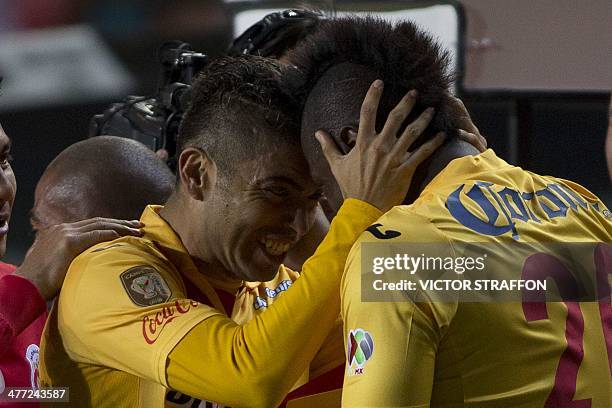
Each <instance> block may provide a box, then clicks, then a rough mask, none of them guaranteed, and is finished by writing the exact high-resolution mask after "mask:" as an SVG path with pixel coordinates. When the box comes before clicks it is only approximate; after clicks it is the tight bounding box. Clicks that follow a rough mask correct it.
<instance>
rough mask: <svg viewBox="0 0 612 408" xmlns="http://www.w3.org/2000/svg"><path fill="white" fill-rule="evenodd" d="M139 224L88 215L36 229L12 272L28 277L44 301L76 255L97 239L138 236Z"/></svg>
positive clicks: (62, 280)
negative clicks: (22, 258)
mask: <svg viewBox="0 0 612 408" xmlns="http://www.w3.org/2000/svg"><path fill="white" fill-rule="evenodd" d="M141 227H143V225H142V223H141V222H140V221H138V220H133V221H125V220H115V219H112V218H91V219H87V220H83V221H78V222H74V223H67V224H58V225H52V226H50V227H47V228H44V229H40V230H38V231H37V233H36V239H35V240H34V244H32V246H31V247H30V249H29V250H28V252H27V254H26V256H25V259H24V260H23V263H22V264H21V266H20V267H19V268H17V270H16V271H15V274H16V275H18V276H22V277H24V278H26V279H29V280H30V281H31V282H32V283H33V284H34V285H35V286H36V287H37V288H38V290H39V291H40V293H41V295H42V296H43V297H44V298H45V299H46V300H50V299H53V297H55V295H56V294H57V292H58V291H59V289H60V288H61V286H62V283H63V282H64V277H65V275H66V272H67V270H68V267H69V266H70V263H71V262H72V260H73V259H74V258H76V256H77V255H79V254H80V253H81V252H83V251H84V250H86V249H87V248H89V247H91V246H93V245H96V244H99V243H100V242H104V241H110V240H113V239H116V238H119V237H121V236H125V235H132V236H142V231H141V230H140V229H139V228H141Z"/></svg>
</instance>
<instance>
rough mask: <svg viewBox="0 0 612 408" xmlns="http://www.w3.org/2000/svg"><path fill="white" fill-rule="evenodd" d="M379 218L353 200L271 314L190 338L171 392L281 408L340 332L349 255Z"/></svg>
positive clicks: (172, 371) (174, 362)
mask: <svg viewBox="0 0 612 408" xmlns="http://www.w3.org/2000/svg"><path fill="white" fill-rule="evenodd" d="M380 214H381V213H380V211H379V210H377V209H376V208H374V207H372V206H370V205H369V204H366V203H364V202H361V201H358V200H352V199H348V200H346V201H345V203H344V204H343V206H342V208H341V209H340V211H339V212H338V215H337V216H336V218H335V219H334V220H333V222H332V224H331V228H330V230H329V233H328V234H327V236H326V237H325V239H324V240H323V242H322V243H321V245H320V246H319V247H318V249H317V251H316V252H315V254H314V255H313V256H312V257H311V258H310V259H308V260H307V261H306V262H305V263H304V266H303V269H302V273H301V276H300V278H299V279H297V280H296V281H295V283H294V284H293V285H292V287H291V290H288V291H287V293H285V294H284V295H283V296H281V297H280V298H279V299H278V300H276V301H275V302H274V303H273V304H272V305H271V306H270V307H268V309H267V311H266V312H265V313H262V314H259V315H257V316H256V317H255V318H254V319H253V320H251V321H250V322H248V323H246V324H244V325H242V326H239V325H237V324H236V323H234V322H232V321H231V320H229V319H227V318H224V317H221V316H214V317H211V318H210V319H207V320H205V321H204V322H202V323H200V324H199V325H197V326H196V327H195V328H194V329H193V330H191V331H190V332H189V334H187V335H186V336H185V337H184V338H183V340H182V341H181V342H180V343H179V344H178V345H177V346H176V348H175V349H174V350H173V351H172V352H171V353H170V356H169V358H168V368H167V380H168V385H169V386H170V388H172V389H175V390H177V391H180V392H182V393H185V394H188V395H191V396H193V397H197V398H200V399H206V400H212V401H215V402H217V403H220V404H224V405H230V406H232V407H234V406H235V407H241V406H249V407H270V406H276V405H278V404H279V403H280V402H281V401H282V399H283V398H284V396H285V395H286V394H287V393H288V392H289V391H290V389H291V387H292V386H293V385H294V384H295V382H296V380H297V379H298V377H299V376H300V374H302V372H304V370H306V368H307V367H308V364H309V363H310V361H311V360H312V359H313V357H314V356H315V354H316V352H317V350H319V349H320V347H321V344H322V343H323V341H324V339H325V337H326V336H327V335H328V333H329V332H330V330H331V328H332V327H333V325H334V322H335V321H336V319H337V317H338V315H339V312H340V299H339V287H340V278H341V275H342V272H343V269H344V264H345V262H346V257H347V255H348V252H349V250H350V248H351V246H352V244H353V243H354V242H355V240H356V239H357V237H358V236H359V234H360V233H361V232H362V231H363V230H365V228H367V227H368V225H369V224H371V223H372V222H373V221H374V220H375V219H376V218H378V217H379V216H380Z"/></svg>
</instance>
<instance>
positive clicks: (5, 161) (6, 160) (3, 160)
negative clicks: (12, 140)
mask: <svg viewBox="0 0 612 408" xmlns="http://www.w3.org/2000/svg"><path fill="white" fill-rule="evenodd" d="M12 161H13V156H11V155H10V153H5V154H4V155H3V156H2V157H0V167H2V169H4V170H6V169H8V167H9V166H10V165H11V162H12Z"/></svg>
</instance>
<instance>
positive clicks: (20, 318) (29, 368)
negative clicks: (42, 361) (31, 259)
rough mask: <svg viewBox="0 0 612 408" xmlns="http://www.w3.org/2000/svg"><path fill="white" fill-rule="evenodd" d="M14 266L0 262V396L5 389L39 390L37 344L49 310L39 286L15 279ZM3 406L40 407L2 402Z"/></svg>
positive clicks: (0, 403)
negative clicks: (26, 388) (31, 388)
mask: <svg viewBox="0 0 612 408" xmlns="http://www.w3.org/2000/svg"><path fill="white" fill-rule="evenodd" d="M14 270H15V266H13V265H9V264H5V263H2V262H0V393H2V392H3V391H4V388H5V387H28V388H30V387H33V386H35V387H38V345H39V343H40V336H41V334H42V331H43V328H44V326H45V320H46V319H47V307H46V304H45V300H44V299H43V298H42V296H41V295H40V293H39V292H38V289H37V288H36V286H34V285H33V284H32V283H31V282H30V281H28V280H27V279H24V278H21V277H18V276H13V275H12V273H13V271H14ZM0 406H1V407H10V406H14V407H20V408H24V407H37V406H38V404H24V403H2V402H0Z"/></svg>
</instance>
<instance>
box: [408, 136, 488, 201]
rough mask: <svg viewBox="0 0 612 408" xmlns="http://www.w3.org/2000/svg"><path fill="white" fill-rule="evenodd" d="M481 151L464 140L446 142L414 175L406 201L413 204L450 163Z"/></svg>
mask: <svg viewBox="0 0 612 408" xmlns="http://www.w3.org/2000/svg"><path fill="white" fill-rule="evenodd" d="M479 153H480V152H479V151H478V149H476V148H475V147H474V146H472V145H471V144H469V143H467V142H464V141H463V140H459V139H453V140H451V141H450V142H448V143H445V144H444V145H442V146H441V147H440V148H439V149H438V150H437V151H436V152H435V153H434V154H432V155H431V157H430V158H429V159H427V160H426V161H425V162H423V164H421V165H420V166H419V168H418V169H417V171H416V173H415V175H414V177H413V180H412V184H411V186H410V190H409V191H408V194H407V196H406V200H405V201H404V203H406V204H411V203H412V202H414V200H416V199H417V198H418V196H419V195H420V194H421V192H422V191H423V190H424V189H425V187H426V186H427V184H429V183H430V182H431V180H433V179H434V177H436V176H437V175H438V173H440V172H441V171H442V170H444V168H445V167H446V166H448V163H450V162H451V161H453V160H454V159H458V158H460V157H465V156H470V155H471V156H473V155H477V154H479Z"/></svg>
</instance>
